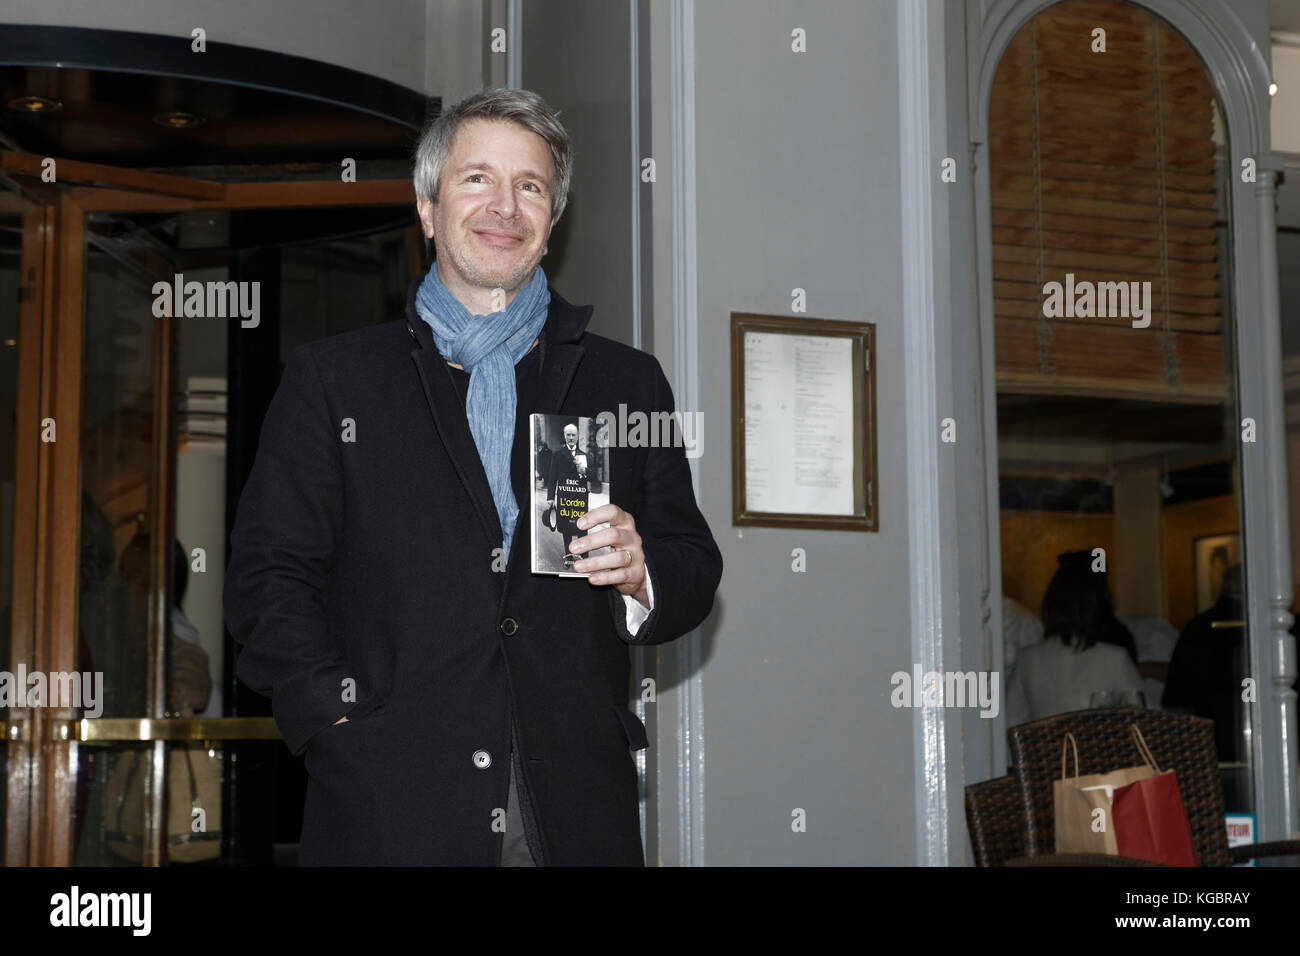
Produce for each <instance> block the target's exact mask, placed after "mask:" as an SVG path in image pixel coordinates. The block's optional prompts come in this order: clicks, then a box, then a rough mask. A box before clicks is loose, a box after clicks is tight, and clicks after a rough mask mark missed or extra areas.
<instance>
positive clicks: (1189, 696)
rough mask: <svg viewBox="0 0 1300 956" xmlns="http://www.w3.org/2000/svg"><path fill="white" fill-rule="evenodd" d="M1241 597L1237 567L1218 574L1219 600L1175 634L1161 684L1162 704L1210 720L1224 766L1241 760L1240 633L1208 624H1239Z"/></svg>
mask: <svg viewBox="0 0 1300 956" xmlns="http://www.w3.org/2000/svg"><path fill="white" fill-rule="evenodd" d="M1242 594H1243V590H1242V578H1241V565H1240V564H1234V565H1232V566H1231V567H1230V568H1228V569H1227V570H1226V571H1225V572H1224V573H1223V590H1222V591H1221V592H1220V594H1219V599H1218V600H1217V601H1216V602H1215V603H1214V605H1213V606H1212V607H1211V608H1210V609H1209V610H1208V611H1202V612H1201V613H1200V614H1197V615H1196V616H1195V617H1193V618H1192V619H1191V620H1190V621H1188V622H1187V625H1186V626H1185V627H1184V628H1183V631H1182V633H1181V634H1179V635H1178V643H1177V645H1176V646H1175V647H1174V656H1173V658H1172V659H1171V660H1170V661H1169V676H1168V679H1167V680H1166V682H1165V694H1164V706H1165V707H1166V708H1167V709H1169V710H1181V711H1184V712H1186V713H1191V714H1195V715H1196V716H1197V717H1208V718H1210V719H1211V720H1213V721H1214V744H1215V748H1216V749H1217V750H1218V753H1219V760H1221V761H1226V762H1231V761H1236V760H1240V759H1241V756H1240V753H1241V750H1240V748H1241V736H1242V734H1241V731H1242V701H1241V688H1242V684H1241V682H1242V680H1243V678H1245V677H1246V676H1248V673H1249V672H1248V669H1247V664H1246V631H1245V628H1243V627H1240V626H1232V627H1218V628H1216V627H1214V623H1215V622H1216V621H1218V622H1226V621H1241V620H1242V617H1243V614H1244V610H1243V607H1242Z"/></svg>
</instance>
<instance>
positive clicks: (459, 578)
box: [225, 89, 722, 866]
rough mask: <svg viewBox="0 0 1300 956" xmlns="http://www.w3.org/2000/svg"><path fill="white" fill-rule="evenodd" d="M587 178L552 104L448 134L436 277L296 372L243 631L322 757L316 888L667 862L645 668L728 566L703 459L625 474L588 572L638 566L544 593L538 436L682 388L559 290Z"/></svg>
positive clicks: (615, 455) (505, 103)
mask: <svg viewBox="0 0 1300 956" xmlns="http://www.w3.org/2000/svg"><path fill="white" fill-rule="evenodd" d="M571 170H572V146H571V144H570V141H569V136H568V134H567V133H566V132H565V130H564V128H563V126H561V125H560V123H559V121H558V119H557V118H556V116H555V114H554V113H553V112H552V110H551V109H550V108H549V107H548V106H547V105H546V103H545V102H544V101H543V100H542V99H541V98H540V97H538V96H537V95H536V94H534V93H530V92H528V91H524V90H499V89H498V90H486V91H484V92H482V93H479V94H476V95H474V96H471V97H469V98H468V99H466V100H464V101H463V102H461V103H459V104H457V105H456V106H455V107H453V108H452V109H450V110H449V111H447V112H446V113H444V114H443V115H442V116H440V117H439V118H438V119H437V120H435V121H434V122H433V123H432V124H431V125H430V126H429V128H428V129H427V130H426V131H425V133H424V135H423V137H422V139H421V142H420V144H419V147H418V149H417V151H416V156H415V169H414V177H415V191H416V208H417V211H418V213H419V217H420V221H421V223H422V224H423V228H424V232H425V235H427V236H428V237H430V238H431V239H432V240H433V242H434V246H435V248H436V250H437V261H436V262H435V263H434V265H433V266H431V267H430V268H429V269H428V270H427V272H426V273H425V275H424V276H422V277H421V278H420V279H417V280H416V282H415V283H413V284H412V287H411V292H410V295H409V296H408V300H407V314H406V317H405V319H403V320H399V321H397V322H391V323H387V324H384V325H379V326H375V327H372V328H368V329H364V330H361V331H357V332H350V333H347V334H344V335H339V336H334V337H332V338H327V339H323V340H321V341H319V342H315V343H312V344H311V345H307V346H304V347H302V348H300V349H298V350H296V351H295V352H294V353H292V354H291V355H290V356H289V359H288V362H287V364H286V367H285V371H284V378H283V380H282V382H281V384H280V388H279V390H278V391H277V393H276V396H275V399H274V401H273V402H272V404H271V407H270V409H269V411H268V412H267V416H266V420H265V423H264V425H263V428H262V434H261V443H260V446H259V449H258V453H257V459H256V461H255V463H254V466H253V470H252V473H251V475H250V476H249V480H248V484H247V485H246V486H245V488H244V491H243V495H242V497H241V499H240V503H239V512H238V516H237V519H236V522H235V527H234V530H233V531H232V533H231V559H230V564H229V567H228V569H227V577H226V591H225V606H226V618H227V624H228V626H229V628H230V631H231V633H232V634H233V635H234V637H235V639H236V640H237V641H238V642H239V643H240V644H241V645H242V646H243V649H242V652H241V654H240V656H239V661H238V672H239V676H240V678H241V679H242V680H243V681H244V682H245V683H247V684H248V685H249V686H251V687H253V688H254V689H255V690H258V691H260V692H262V693H264V694H268V695H270V697H271V704H272V710H273V713H274V715H275V719H276V723H277V725H278V726H279V728H280V730H281V733H282V734H283V735H284V739H285V742H286V744H287V745H288V746H289V748H290V750H291V751H293V752H294V753H295V754H305V756H306V762H307V772H308V785H307V801H306V807H305V809H304V815H303V832H302V846H301V852H300V860H301V861H302V862H303V863H304V864H324V865H340V864H342V865H348V864H352V865H357V864H360V865H384V864H397V865H471V866H494V865H498V864H501V865H523V866H529V865H585V864H590V865H642V864H643V863H644V856H643V852H642V847H641V840H640V827H639V815H638V811H637V784H636V774H635V769H634V765H633V762H632V758H631V751H632V750H635V749H639V748H641V747H644V746H646V743H647V742H646V732H645V727H644V726H643V725H642V724H641V722H640V721H639V720H638V719H637V717H636V715H635V714H633V713H632V712H631V711H630V710H628V708H627V706H626V701H627V696H628V682H629V654H628V647H629V645H631V644H659V643H663V642H665V641H670V640H672V639H674V638H676V637H679V636H681V635H682V634H684V633H686V632H688V631H690V630H691V629H692V628H694V627H696V626H697V625H698V624H699V623H700V622H701V621H702V620H703V619H704V618H705V616H706V615H707V614H708V613H709V611H710V609H711V607H712V604H713V596H714V592H715V591H716V589H717V585H718V581H719V579H720V577H721V574H722V559H721V556H720V554H719V552H718V548H717V545H716V544H715V543H714V540H713V537H712V535H711V534H710V532H709V529H708V526H707V525H706V524H705V522H704V519H703V517H702V516H701V514H700V512H699V509H698V507H697V506H696V504H695V498H694V493H693V491H692V487H691V478H690V471H689V469H688V467H687V464H686V458H685V454H684V452H683V449H682V444H681V441H680V440H678V441H676V442H675V443H673V444H671V445H670V446H656V447H651V448H613V449H611V461H610V472H611V475H610V480H611V499H612V503H611V504H608V505H605V506H603V507H601V508H598V509H596V510H593V511H592V512H591V513H590V514H589V515H587V516H586V517H584V518H583V519H582V520H581V521H580V522H579V526H580V528H581V529H582V531H583V532H584V534H583V535H582V536H581V537H578V538H577V539H576V540H574V541H573V543H572V547H571V550H572V552H573V553H574V554H575V555H579V556H580V555H582V554H585V553H586V552H588V551H592V550H595V549H598V548H603V547H606V546H608V547H610V548H611V550H610V552H609V553H607V554H604V555H602V556H600V557H596V558H581V557H579V559H578V560H577V561H576V565H575V569H576V570H578V571H590V572H592V573H591V575H590V577H588V578H586V579H582V578H576V579H563V578H556V577H550V576H534V575H532V574H530V572H529V541H528V535H529V534H530V533H531V531H530V522H529V521H527V520H525V521H522V522H520V521H518V518H519V515H520V513H521V512H523V513H524V514H525V515H527V514H528V509H529V507H530V505H529V501H530V492H531V490H532V481H533V476H532V474H531V467H530V464H529V447H530V443H531V441H532V435H531V434H530V429H529V427H528V426H529V417H528V416H529V415H530V414H531V413H533V412H544V413H548V414H563V415H567V416H573V417H575V418H576V417H578V416H589V417H592V418H595V417H596V416H597V415H598V414H600V412H601V411H603V410H606V409H611V408H617V407H619V405H620V403H622V404H625V405H626V406H627V407H628V408H633V409H640V410H643V411H645V412H646V413H653V412H671V411H672V410H673V397H672V392H671V389H670V388H669V386H668V382H667V380H666V379H665V378H664V375H663V372H662V370H661V369H660V367H659V363H658V362H657V361H656V360H655V359H654V358H653V357H652V356H649V355H647V354H645V353H643V352H640V351H637V350H636V349H632V348H629V347H627V346H624V345H620V344H618V343H616V342H613V341H611V340H609V339H605V338H602V337H600V336H597V335H594V334H591V333H589V332H586V331H585V328H586V325H587V323H588V321H589V320H590V317H591V312H592V307H591V306H585V307H581V308H579V307H575V306H572V305H570V304H569V303H568V302H565V301H564V300H563V299H562V298H561V297H560V295H559V293H557V292H556V291H555V290H554V289H553V288H551V287H550V286H549V285H548V284H547V281H546V275H545V273H544V272H543V270H542V268H541V266H540V262H541V259H542V256H543V255H545V253H546V249H547V239H548V238H549V236H550V234H551V230H552V228H554V226H555V224H556V222H558V221H559V218H560V215H561V213H562V212H563V210H564V206H565V203H566V201H567V198H568V193H569V181H570V175H571ZM606 522H607V523H608V524H609V527H608V528H607V529H605V530H601V531H594V532H592V533H585V532H586V531H587V530H588V529H591V528H592V527H593V526H595V525H597V524H602V523H606ZM516 532H517V533H516Z"/></svg>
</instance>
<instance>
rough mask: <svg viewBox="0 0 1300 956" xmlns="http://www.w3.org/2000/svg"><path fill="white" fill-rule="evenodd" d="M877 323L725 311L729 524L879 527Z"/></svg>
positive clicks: (778, 526)
mask: <svg viewBox="0 0 1300 956" xmlns="http://www.w3.org/2000/svg"><path fill="white" fill-rule="evenodd" d="M875 353H876V326H875V323H873V322H844V321H839V320H835V319H810V318H790V317H787V316H779V315H752V314H749V313H745V312H733V313H731V427H732V433H731V435H732V440H731V501H732V505H731V516H732V524H734V525H739V526H746V525H758V526H766V527H773V528H818V529H826V530H838V531H877V530H879V526H878V523H877V510H876V496H877V492H878V487H877V481H876V376H875V368H876V361H875Z"/></svg>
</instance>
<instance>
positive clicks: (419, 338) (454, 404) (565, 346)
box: [406, 265, 593, 550]
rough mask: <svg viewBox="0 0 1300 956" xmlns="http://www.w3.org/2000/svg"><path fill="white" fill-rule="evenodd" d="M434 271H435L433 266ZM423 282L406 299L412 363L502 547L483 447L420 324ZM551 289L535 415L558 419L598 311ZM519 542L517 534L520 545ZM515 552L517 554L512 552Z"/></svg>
mask: <svg viewBox="0 0 1300 956" xmlns="http://www.w3.org/2000/svg"><path fill="white" fill-rule="evenodd" d="M430 268H433V266H432V265H430ZM426 272H427V270H426ZM423 281H424V273H422V274H421V275H420V276H419V277H418V278H416V279H415V280H413V281H412V283H411V287H410V289H409V290H408V291H407V295H406V331H407V334H408V335H409V336H410V337H411V339H412V341H413V343H414V345H415V347H414V348H413V349H412V350H411V358H412V359H413V360H414V361H415V367H416V370H417V372H418V373H419V376H420V384H421V385H422V386H423V389H424V396H425V399H426V400H427V401H428V403H429V411H430V412H431V413H432V415H433V421H434V426H435V427H436V429H437V431H438V436H439V437H440V438H441V439H442V442H443V445H444V446H445V447H446V449H447V454H448V455H449V456H450V458H451V460H452V463H453V465H454V466H455V468H456V472H457V474H458V475H459V476H460V480H461V484H462V485H464V487H465V491H466V493H467V494H468V495H469V498H470V501H471V502H472V503H473V505H474V510H475V511H476V512H477V513H478V516H479V520H480V521H481V522H482V524H483V529H484V530H485V531H486V532H487V535H488V540H489V541H501V540H502V538H503V534H502V532H501V519H500V518H499V517H498V516H497V510H496V504H495V503H494V502H493V500H492V488H491V486H490V485H489V484H488V479H487V472H486V471H484V470H483V462H482V460H481V459H480V458H479V455H478V446H476V445H475V444H474V436H473V434H472V433H471V432H470V430H469V421H468V420H467V419H466V417H465V409H464V407H463V406H462V405H461V400H460V393H459V391H458V390H457V388H456V383H455V381H454V380H453V379H452V376H451V367H450V366H449V365H448V364H447V362H446V359H444V358H443V356H442V353H441V352H439V351H438V346H437V345H436V344H435V343H434V341H433V329H431V328H430V327H429V323H428V322H426V321H424V319H422V318H420V314H419V312H417V311H416V308H415V296H416V293H417V292H418V291H419V288H420V283H421V282H423ZM547 289H549V291H550V293H551V303H550V306H549V307H548V309H547V314H546V323H545V325H544V326H543V327H542V341H540V342H538V343H537V347H538V348H539V349H541V350H542V354H541V360H542V373H541V380H540V382H539V383H538V402H539V407H538V408H537V409H535V411H539V412H546V413H548V414H558V413H559V411H560V407H561V406H562V405H563V404H564V398H565V396H566V395H567V394H568V391H569V386H570V385H571V384H572V382H573V376H574V373H575V372H576V371H577V369H578V365H579V364H580V363H581V362H582V356H583V352H584V349H583V347H582V345H581V344H579V343H580V341H581V339H582V336H583V334H584V332H585V331H586V328H587V323H588V322H590V321H591V313H592V308H593V307H592V306H590V305H585V306H575V305H570V304H569V303H568V302H566V301H565V300H564V298H563V297H561V295H560V294H559V293H558V292H556V291H555V289H554V288H552V287H551V286H549V285H548V286H547ZM526 516H527V515H526V512H525V513H521V518H523V517H526ZM519 537H520V536H519V531H518V529H516V533H515V538H516V540H518V539H519ZM511 550H514V549H513V547H512V549H511Z"/></svg>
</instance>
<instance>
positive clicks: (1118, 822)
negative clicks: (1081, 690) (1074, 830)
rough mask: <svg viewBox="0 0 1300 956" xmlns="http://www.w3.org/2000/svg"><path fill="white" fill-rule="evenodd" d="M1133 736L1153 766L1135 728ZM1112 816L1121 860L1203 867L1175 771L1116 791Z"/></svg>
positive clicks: (1143, 742)
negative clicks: (1130, 859)
mask: <svg viewBox="0 0 1300 956" xmlns="http://www.w3.org/2000/svg"><path fill="white" fill-rule="evenodd" d="M1133 733H1134V735H1135V738H1136V740H1137V742H1138V747H1139V748H1140V749H1141V750H1143V751H1145V756H1146V757H1147V759H1149V760H1150V761H1151V763H1152V765H1154V764H1155V760H1154V759H1152V758H1151V756H1150V751H1148V750H1147V749H1146V741H1145V740H1143V739H1142V734H1141V732H1140V731H1139V730H1138V729H1137V727H1134V728H1133ZM1157 769H1159V768H1157ZM1111 816H1112V818H1113V819H1114V821H1115V841H1116V846H1117V847H1118V848H1119V853H1120V856H1131V857H1133V858H1134V859H1138V860H1153V861H1155V862H1156V863H1164V864H1166V865H1168V866H1199V865H1200V861H1199V860H1198V859H1197V857H1196V847H1195V845H1194V844H1193V843H1192V829H1191V827H1190V826H1188V824H1187V811H1186V810H1185V809H1184V807H1183V797H1182V794H1180V793H1179V792H1178V776H1177V774H1175V773H1174V771H1172V770H1167V771H1165V772H1164V773H1158V774H1156V775H1155V776H1153V777H1148V778H1146V779H1144V780H1138V781H1135V782H1134V783H1131V784H1129V785H1128V786H1126V787H1121V788H1120V789H1118V790H1116V791H1115V797H1114V801H1113V803H1112V805H1111Z"/></svg>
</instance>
